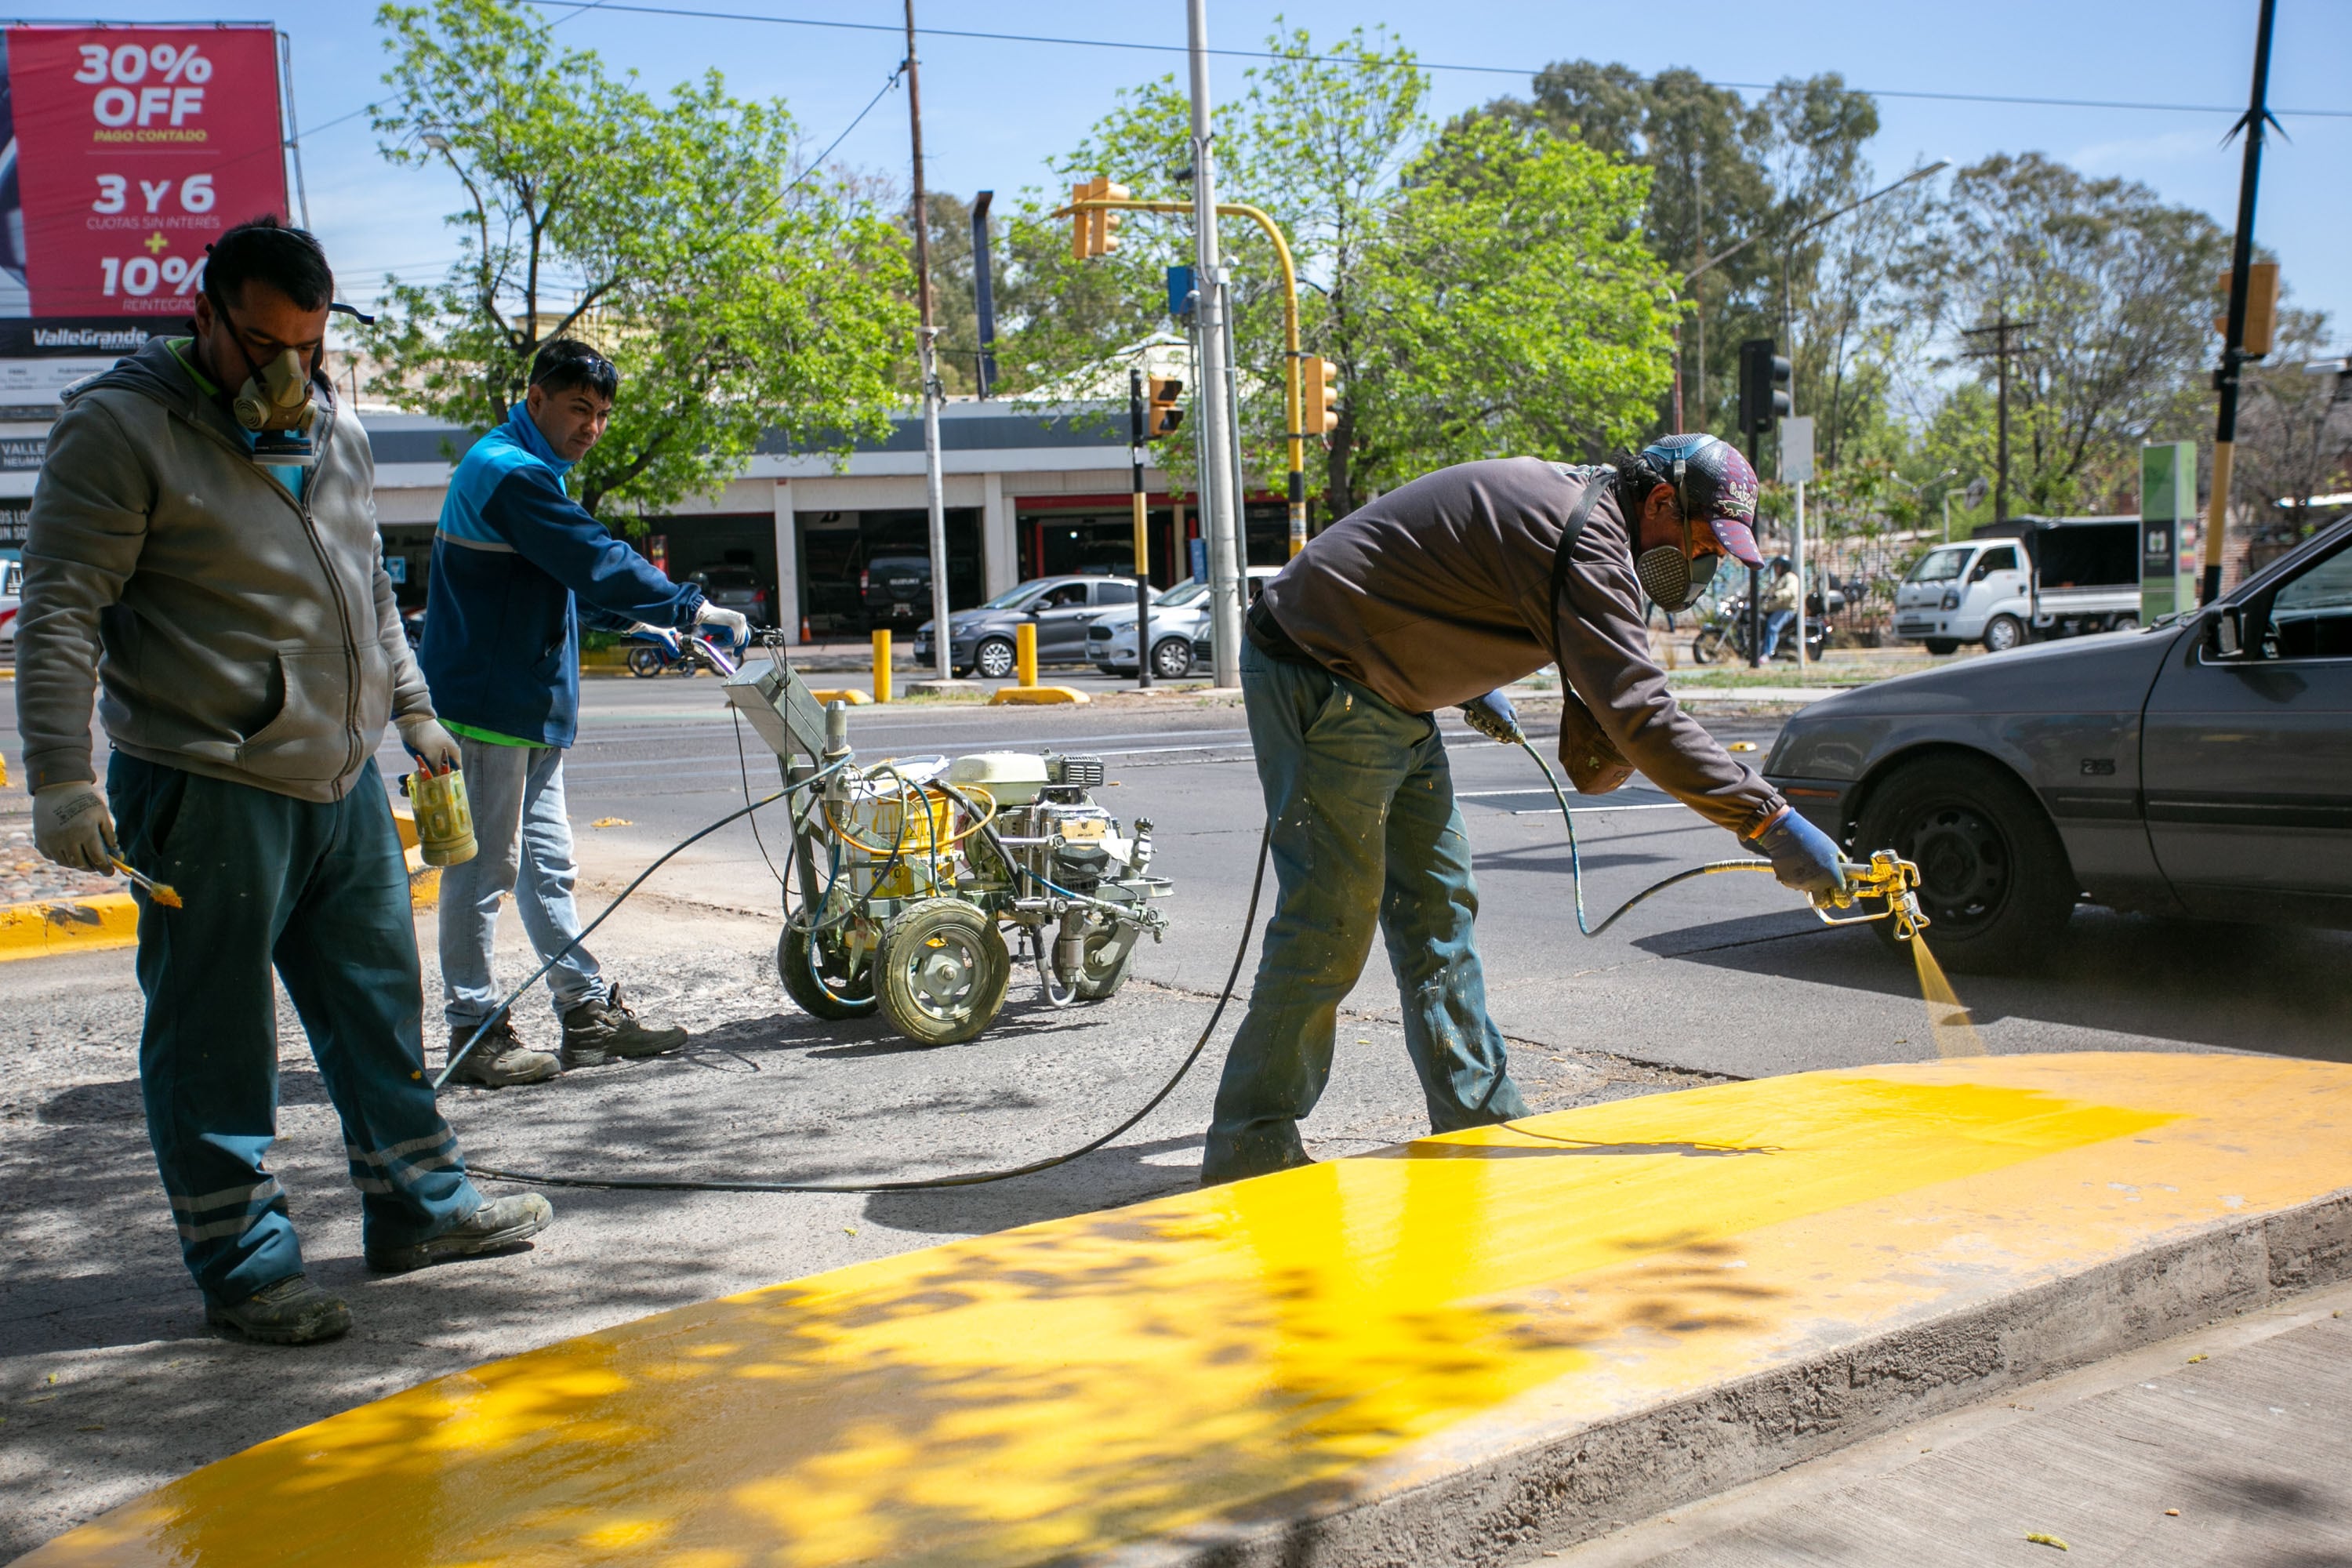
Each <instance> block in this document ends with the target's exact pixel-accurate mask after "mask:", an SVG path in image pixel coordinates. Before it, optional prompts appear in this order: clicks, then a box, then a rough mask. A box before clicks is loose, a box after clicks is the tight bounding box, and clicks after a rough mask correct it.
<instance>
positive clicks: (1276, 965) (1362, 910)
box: [1201, 643, 1528, 1183]
mask: <svg viewBox="0 0 2352 1568" xmlns="http://www.w3.org/2000/svg"><path fill="white" fill-rule="evenodd" d="M1242 692H1243V695H1244V700H1245V701H1246V703H1247V707H1248V713H1249V729H1250V741H1251V743H1252V745H1253V746H1254V747H1255V750H1256V752H1257V772H1258V780H1259V783H1260V784H1262V785H1263V786H1264V788H1265V808H1266V816H1267V820H1268V821H1269V822H1271V823H1272V824H1273V845H1272V855H1273V860H1274V870H1275V878H1276V887H1277V891H1276V901H1275V910H1274V918H1273V919H1272V920H1271V921H1268V922H1267V925H1266V930H1265V949H1264V951H1263V952H1262V953H1261V955H1260V957H1259V959H1258V967H1257V979H1256V982H1255V986H1254V988H1253V989H1252V991H1251V993H1250V1005H1249V1014H1248V1016H1246V1017H1245V1018H1244V1019H1243V1020H1242V1026H1241V1029H1240V1032H1239V1033H1238V1034H1236V1035H1235V1036H1234V1044H1233V1048H1232V1050H1231V1051H1229V1052H1228V1053H1227V1054H1226V1057H1225V1071H1224V1078H1223V1081H1222V1082H1220V1083H1219V1085H1218V1086H1217V1108H1216V1116H1215V1120H1214V1121H1213V1122H1212V1123H1211V1124H1210V1127H1209V1138H1208V1147H1207V1149H1206V1151H1205V1152H1204V1153H1203V1156H1202V1163H1201V1180H1202V1182H1203V1183H1214V1182H1226V1181H1234V1180H1236V1179H1238V1178H1240V1177H1243V1176H1255V1175H1261V1174H1263V1173H1266V1172H1268V1171H1279V1170H1283V1169H1286V1168H1287V1167H1289V1166H1292V1165H1299V1164H1304V1163H1307V1151H1306V1148H1305V1146H1304V1145H1303V1144H1302V1143H1301V1142H1300V1141H1299V1136H1298V1123H1299V1121H1301V1120H1302V1119H1304V1118H1305V1117H1306V1116H1307V1113H1308V1112H1309V1111H1311V1110H1314V1109H1315V1102H1316V1100H1318V1099H1319V1098H1321V1096H1322V1093H1323V1086H1324V1084H1325V1083H1326V1082H1327V1081H1328V1079H1329V1078H1330V1074H1331V1053H1332V1048H1333V1045H1334V1031H1335V1029H1336V1027H1337V1025H1338V1018H1339V1003H1340V1000H1341V999H1342V998H1343V997H1345V996H1346V995H1347V994H1348V993H1349V991H1350V990H1351V989H1353V988H1354V986H1355V984H1356V980H1357V977H1358V976H1359V975H1360V974H1361V973H1363V969H1364V960H1365V959H1366V958H1367V957H1368V956H1369V955H1370V952H1371V947H1372V931H1373V927H1374V926H1375V925H1377V926H1378V927H1379V928H1380V931H1381V934H1382V935H1383V936H1385V937H1386V938H1387V941H1388V949H1389V963H1390V966H1391V969H1393V970H1394V971H1395V973H1396V980H1397V993H1398V998H1399V1000H1400V1001H1401V1003H1402V1006H1403V1012H1404V1036H1405V1049H1406V1050H1407V1051H1408V1052H1409V1053H1410V1054H1411V1055H1412V1065H1413V1068H1414V1070H1415V1071H1417V1072H1418V1073H1419V1074H1420V1075H1421V1087H1422V1093H1423V1098H1424V1099H1425V1100H1427V1102H1428V1107H1429V1124H1430V1128H1431V1130H1432V1131H1439V1132H1446V1131H1454V1129H1456V1128H1462V1127H1477V1126H1483V1125H1486V1124H1488V1123H1491V1122H1496V1121H1509V1120H1511V1119H1512V1118H1514V1117H1519V1116H1525V1115H1526V1114H1528V1108H1527V1103H1526V1102H1525V1101H1524V1100H1521V1099H1520V1098H1519V1091H1518V1089H1517V1086H1516V1085H1514V1084H1513V1083H1512V1082H1511V1079H1510V1074H1509V1071H1508V1067H1507V1063H1506V1061H1505V1059H1504V1046H1503V1037H1502V1035H1501V1033H1500V1032H1499V1031H1498V1030H1496V1027H1495V1025H1494V1022H1493V1020H1492V1019H1490V1018H1488V1017H1487V1016H1486V980H1485V977H1484V976H1483V974H1482V973H1481V972H1480V970H1479V967H1478V950H1477V947H1476V945H1475V942H1474V941H1473V940H1472V935H1471V922H1472V921H1473V920H1474V919H1475V916H1476V915H1477V912H1478V892H1477V889H1476V887H1475V885H1474V883H1473V881H1472V879H1471V875H1470V841H1469V839H1468V837H1466V836H1465V833H1464V831H1463V826H1462V813H1461V810H1460V808H1459V807H1458V806H1456V805H1454V780H1453V775H1452V773H1451V772H1450V771H1449V770H1448V769H1447V767H1446V762H1445V747H1444V742H1441V741H1440V740H1439V739H1438V735H1437V725H1436V722H1435V721H1433V719H1431V718H1430V717H1429V716H1428V715H1427V714H1421V713H1407V712H1405V711H1404V710H1402V709H1399V708H1397V707H1395V706H1393V705H1391V703H1389V702H1388V701H1386V700H1384V699H1382V698H1381V697H1379V696H1377V695H1376V694H1374V693H1373V692H1372V691H1370V689H1367V688H1365V687H1362V686H1359V685H1357V684H1356V683H1354V682H1353V681H1350V680H1345V679H1340V678H1339V677H1337V676H1334V675H1331V674H1329V673H1328V672H1327V671H1325V670H1323V669H1321V668H1318V667H1316V666H1314V665H1311V664H1302V663H1295V662H1291V661H1287V660H1284V659H1278V658H1272V657H1269V656H1268V655H1266V654H1265V653H1264V652H1262V651H1261V650H1260V649H1259V648H1258V647H1256V645H1255V644H1251V643H1245V644H1244V645H1243V647H1242Z"/></svg>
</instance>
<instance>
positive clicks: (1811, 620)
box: [1691, 594, 1829, 664]
mask: <svg viewBox="0 0 2352 1568" xmlns="http://www.w3.org/2000/svg"><path fill="white" fill-rule="evenodd" d="M1812 601H1813V602H1812V605H1810V606H1808V613H1807V615H1806V616H1805V657H1806V658H1813V659H1818V658H1821V657H1822V649H1823V648H1825V647H1828V646H1829V631H1828V628H1827V627H1825V626H1822V620H1821V610H1820V605H1821V595H1818V594H1815V595H1812ZM1796 630H1797V628H1796V627H1794V626H1790V628H1789V629H1788V630H1787V631H1785V632H1783V633H1781V635H1780V646H1779V647H1775V648H1774V649H1773V650H1772V657H1773V658H1775V659H1783V658H1785V659H1790V660H1791V661H1793V660H1794V659H1795V658H1796V657H1797V637H1796ZM1748 646H1749V645H1748V601H1747V599H1746V598H1745V597H1738V598H1729V599H1724V600H1720V601H1718V602H1717V605H1716V606H1715V614H1714V615H1712V616H1708V617H1707V621H1706V625H1705V626H1701V627H1699V629H1698V635H1697V636H1696V637H1693V638H1691V658H1693V659H1695V660H1696V661H1697V662H1698V663H1700V664H1713V663H1714V662H1716V660H1717V659H1729V660H1731V661H1734V662H1737V663H1740V664H1745V663H1747V662H1748Z"/></svg>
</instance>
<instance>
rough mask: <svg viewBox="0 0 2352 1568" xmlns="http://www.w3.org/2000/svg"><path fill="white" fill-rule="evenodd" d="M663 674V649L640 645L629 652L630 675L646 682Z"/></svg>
mask: <svg viewBox="0 0 2352 1568" xmlns="http://www.w3.org/2000/svg"><path fill="white" fill-rule="evenodd" d="M661 672H662V656H661V649H659V648H656V647H645V646H643V645H642V644H640V645H639V646H638V647H633V648H631V649H630V650H629V673H630V674H631V675H634V676H635V677H636V678H637V679H640V680H644V679H647V678H649V677H652V676H656V675H659V674H660V673H661Z"/></svg>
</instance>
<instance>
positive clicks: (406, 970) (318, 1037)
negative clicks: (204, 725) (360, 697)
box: [106, 752, 482, 1306]
mask: <svg viewBox="0 0 2352 1568" xmlns="http://www.w3.org/2000/svg"><path fill="white" fill-rule="evenodd" d="M106 788H107V797H108V800H109V803H110V805H112V806H113V809H114V820H115V826H116V830H117V835H118V837H119V838H120V839H121V844H122V854H123V858H125V859H127V860H129V861H130V862H131V864H132V865H133V866H136V867H138V868H140V869H141V870H142V871H144V872H146V873H147V874H148V875H149V876H151V877H153V878H154V879H156V880H157V881H159V882H168V883H170V884H172V885H173V887H175V888H177V889H179V892H180V895H181V897H182V898H183V899H184V900H186V907H185V908H184V909H178V910H167V909H163V908H160V907H159V906H157V905H156V904H154V903H153V902H152V901H151V900H149V899H148V897H147V895H146V894H145V893H143V892H137V893H134V894H133V895H132V896H133V897H134V898H136V899H137V900H139V989H140V990H141V992H142V993H143V994H145V996H146V998H147V1016H146V1021H145V1023H144V1024H143V1025H142V1026H141V1029H140V1036H139V1084H140V1089H141V1092H142V1095H143V1096H144V1098H145V1100H146V1108H147V1135H148V1137H149V1139H150V1140H151V1141H152V1142H153V1144H154V1146H155V1163H156V1166H157V1168H158V1169H159V1170H161V1171H162V1173H163V1191H164V1193H165V1194H166V1195H168V1196H169V1197H170V1199H171V1201H172V1209H173V1215H172V1217H173V1220H175V1221H176V1222H177V1223H178V1225H179V1228H180V1255H181V1257H182V1258H183V1259H184V1261H185V1262H186V1264H187V1266H188V1272H189V1273H191V1274H193V1275H194V1276H195V1279H196V1284H197V1285H198V1286H199V1287H200V1288H201V1289H203V1291H204V1293H205V1297H206V1299H207V1300H211V1301H213V1302H215V1304H217V1305H220V1306H235V1305H236V1303H238V1302H239V1301H242V1300H245V1299H246V1298H247V1297H248V1296H250V1295H252V1294H253V1293H254V1292H255V1291H256V1290H258V1289H261V1288H262V1287H263V1286H265V1285H272V1284H275V1283H276V1282H277V1281H278V1280H280V1279H285V1278H286V1277H287V1276H289V1275H291V1274H299V1273H300V1272H302V1248H301V1244H300V1243H299V1241H298V1240H297V1239H296V1237H295V1235H294V1222H293V1221H292V1220H290V1219H289V1218H288V1217H287V1214H286V1194H285V1192H284V1191H283V1190H282V1189H281V1188H280V1187H279V1186H278V1178H277V1177H276V1176H274V1175H272V1174H271V1173H269V1171H268V1168H267V1167H266V1166H265V1165H264V1163H263V1157H264V1156H265V1155H266V1154H267V1153H268V1150H269V1146H270V1144H271V1143H272V1142H275V1141H276V1138H277V1133H278V996H277V993H276V991H275V989H274V988H273V987H272V986H271V984H270V983H269V976H270V972H271V970H272V969H273V968H274V969H275V970H276V971H277V973H278V978H279V979H280V980H282V981H284V982H285V983H286V994H287V995H288V996H289V997H290V998H292V1000H293V1003H294V1011H295V1014H296V1016H299V1018H300V1019H301V1020H302V1028H303V1030H304V1032H305V1033H307V1034H308V1035H309V1036H310V1053H311V1055H312V1056H313V1057H315V1058H317V1059H318V1063H319V1076H320V1078H321V1079H324V1080H325V1083H326V1089H327V1098H328V1099H329V1100H332V1101H333V1102H334V1107H335V1114H336V1115H337V1116H338V1117H340V1118H341V1120H342V1131H343V1149H344V1153H345V1155H346V1156H347V1157H348V1159H349V1160H350V1162H351V1173H352V1184H354V1185H355V1186H357V1187H358V1188H359V1190H360V1210H361V1214H362V1222H363V1225H364V1235H365V1241H366V1245H367V1246H368V1247H407V1246H412V1245H414V1244H415V1243H416V1242H419V1241H424V1240H427V1239H430V1238H431V1237H435V1236H438V1235H439V1234H441V1233H442V1232H443V1231H445V1230H447V1229H448V1228H449V1227H450V1226H454V1225H457V1223H458V1222H460V1221H461V1220H464V1219H465V1218H467V1216H468V1215H471V1214H472V1213H473V1212H474V1211H475V1210H476V1209H477V1208H479V1207H480V1206H481V1202H482V1200H481V1195H480V1194H478V1193H477V1192H476V1191H475V1190H474V1188H473V1185H472V1184H471V1183H469V1182H467V1180H466V1164H465V1161H464V1159H463V1158H462V1157H461V1156H460V1155H459V1153H458V1152H457V1135H456V1134H455V1133H453V1132H451V1131H449V1124H448V1123H447V1122H446V1121H442V1120H441V1113H440V1111H439V1110H436V1109H435V1107H434V1103H433V1086H432V1085H431V1083H430V1082H428V1081H427V1080H426V1079H425V1048H424V1041H423V1039H422V1037H421V1031H422V1026H423V1013H424V995H423V992H422V989H421V984H422V983H421V979H420V976H419V974H418V973H417V963H416V926H415V914H414V913H413V912H412V911H411V910H410V908H409V902H408V868H407V867H406V866H405V865H404V864H403V862H402V860H401V855H400V836H399V835H398V833H396V832H395V831H394V827H393V822H392V806H391V803H390V802H389V800H388V799H387V798H386V797H385V795H384V788H383V776H382V775H381V774H380V773H377V772H376V765H375V763H373V762H370V763H368V764H367V765H366V767H364V768H363V769H362V770H361V773H360V776H359V779H358V781H357V782H356V783H354V784H352V792H351V794H350V795H346V796H345V797H344V798H343V799H341V800H340V801H336V802H333V803H331V804H319V803H314V802H310V801H302V800H296V799H294V798H292V797H291V796H289V795H273V794H271V793H270V792H269V791H268V790H264V789H257V788H256V787H254V786H253V785H251V784H231V783H228V782H227V781H226V780H223V779H213V778H205V777H204V776H202V775H200V774H196V773H185V772H183V771H182V770H180V769H178V768H173V767H165V766H163V765H162V764H160V763H148V762H142V761H140V760H139V759H138V758H136V757H131V756H127V755H125V754H123V753H122V752H116V753H114V757H113V761H112V762H111V763H110V765H109V767H108V769H107V781H106Z"/></svg>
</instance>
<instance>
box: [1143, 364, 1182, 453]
mask: <svg viewBox="0 0 2352 1568" xmlns="http://www.w3.org/2000/svg"><path fill="white" fill-rule="evenodd" d="M1183 395H1184V384H1183V383H1182V382H1181V381H1179V380H1177V379H1176V378H1175V377H1174V376H1172V375H1155V376H1153V377H1152V378H1151V402H1150V406H1149V407H1147V408H1146V409H1145V410H1144V423H1143V438H1144V439H1145V440H1147V441H1157V440H1159V439H1160V437H1163V436H1173V435H1174V434H1176V426H1179V425H1181V424H1182V423H1184V410H1183V409H1181V407H1179V406H1177V403H1176V400H1177V399H1178V398H1180V397H1181V396H1183Z"/></svg>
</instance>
